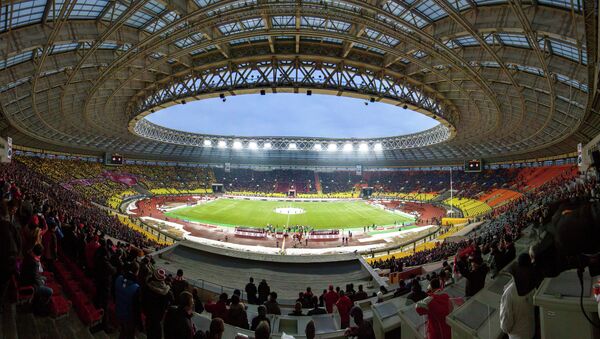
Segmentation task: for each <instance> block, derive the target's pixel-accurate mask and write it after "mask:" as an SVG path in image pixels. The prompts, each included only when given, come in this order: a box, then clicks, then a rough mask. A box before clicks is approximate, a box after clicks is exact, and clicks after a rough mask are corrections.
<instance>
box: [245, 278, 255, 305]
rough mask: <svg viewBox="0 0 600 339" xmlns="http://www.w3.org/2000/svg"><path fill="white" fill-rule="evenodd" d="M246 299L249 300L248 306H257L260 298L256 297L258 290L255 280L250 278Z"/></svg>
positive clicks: (246, 289)
mask: <svg viewBox="0 0 600 339" xmlns="http://www.w3.org/2000/svg"><path fill="white" fill-rule="evenodd" d="M244 290H245V291H246V298H247V299H248V304H251V305H255V304H257V303H258V298H257V297H256V293H257V291H258V290H257V289H256V285H254V278H252V277H250V280H249V281H248V283H247V284H246V288H245V289H244Z"/></svg>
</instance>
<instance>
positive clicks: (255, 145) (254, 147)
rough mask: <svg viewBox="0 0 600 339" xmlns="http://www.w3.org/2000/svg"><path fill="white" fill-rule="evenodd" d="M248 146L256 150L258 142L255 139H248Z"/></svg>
mask: <svg viewBox="0 0 600 339" xmlns="http://www.w3.org/2000/svg"><path fill="white" fill-rule="evenodd" d="M248 148H249V149H251V150H257V149H258V144H257V143H256V141H250V142H249V143H248Z"/></svg>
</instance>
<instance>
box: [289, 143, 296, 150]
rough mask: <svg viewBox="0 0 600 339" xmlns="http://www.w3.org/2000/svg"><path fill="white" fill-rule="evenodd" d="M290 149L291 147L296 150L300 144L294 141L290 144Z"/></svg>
mask: <svg viewBox="0 0 600 339" xmlns="http://www.w3.org/2000/svg"><path fill="white" fill-rule="evenodd" d="M288 149H290V150H296V149H298V146H297V145H296V144H295V143H293V142H292V143H291V144H289V145H288Z"/></svg>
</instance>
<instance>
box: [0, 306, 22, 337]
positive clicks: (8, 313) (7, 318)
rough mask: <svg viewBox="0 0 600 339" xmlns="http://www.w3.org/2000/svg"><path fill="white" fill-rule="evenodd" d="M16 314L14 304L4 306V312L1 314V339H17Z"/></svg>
mask: <svg viewBox="0 0 600 339" xmlns="http://www.w3.org/2000/svg"><path fill="white" fill-rule="evenodd" d="M16 313H17V310H16V307H15V305H14V304H10V305H6V306H5V308H4V312H3V313H2V332H1V334H2V338H6V339H18V338H19V335H18V334H17V321H16Z"/></svg>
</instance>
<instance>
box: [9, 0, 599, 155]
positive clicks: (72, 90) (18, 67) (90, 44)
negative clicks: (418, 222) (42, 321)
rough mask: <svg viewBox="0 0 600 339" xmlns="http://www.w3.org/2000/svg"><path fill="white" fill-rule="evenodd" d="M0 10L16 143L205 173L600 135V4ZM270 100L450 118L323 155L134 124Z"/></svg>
mask: <svg viewBox="0 0 600 339" xmlns="http://www.w3.org/2000/svg"><path fill="white" fill-rule="evenodd" d="M0 6H1V7H0V104H1V110H2V118H1V119H0V120H1V121H0V127H2V129H3V134H4V135H8V136H12V137H13V139H14V143H15V144H17V145H21V146H28V147H33V148H41V149H51V150H58V151H67V152H76V153H92V154H100V153H102V152H105V151H114V152H121V153H123V154H124V155H126V156H130V157H138V158H145V159H168V160H193V161H204V162H220V161H238V162H246V163H249V162H254V161H256V162H261V163H269V162H272V163H307V162H310V163H319V164H321V163H331V164H345V163H348V164H354V163H364V164H379V165H381V164H387V165H398V164H436V163H448V162H453V161H462V160H464V159H468V158H485V159H488V160H490V161H502V160H511V159H525V158H532V157H544V156H552V155H559V154H564V153H570V152H573V151H574V150H575V149H576V144H577V143H578V142H586V141H588V140H590V139H591V138H593V137H594V136H596V135H597V134H598V133H600V114H599V113H598V106H599V105H600V100H598V98H597V96H598V93H597V88H598V84H597V83H596V81H597V79H598V69H597V64H598V55H597V54H598V53H597V50H596V46H598V41H597V27H598V25H597V19H598V16H597V12H595V10H596V8H595V5H594V1H593V0H536V1H519V0H509V1H502V0H404V1H400V0H367V1H359V0H277V1H272V0H241V1H240V0H164V1H163V0H138V1H126V0H54V1H52V0H48V1H46V0H27V1H20V0H12V1H3V2H2V3H1V5H0ZM261 90H264V91H269V92H278V91H280V92H296V93H307V92H308V91H311V92H314V93H328V94H332V95H347V96H353V97H361V98H364V99H366V100H376V101H383V102H387V103H390V104H394V105H408V106H410V107H411V108H412V109H415V110H418V111H420V112H422V113H424V114H428V115H430V116H432V117H436V118H437V119H439V121H440V122H441V123H442V124H441V125H440V126H441V127H440V128H443V129H444V131H443V133H445V134H444V135H443V139H436V140H435V142H424V143H414V142H413V143H409V144H406V143H404V144H402V143H401V141H397V142H395V143H391V144H385V145H383V147H382V148H381V151H380V152H362V153H361V152H358V151H357V152H318V151H317V150H315V149H314V147H312V146H311V145H313V144H314V143H315V142H316V141H315V140H311V139H310V138H305V139H298V140H286V139H282V140H276V142H277V143H278V145H281V148H277V147H273V148H269V149H264V150H261V152H252V151H254V150H251V149H249V148H248V147H246V146H248V145H250V143H251V142H258V144H260V143H261V142H265V141H264V140H250V139H249V140H245V141H244V142H242V143H241V145H242V147H223V148H219V147H208V146H209V145H208V143H205V142H204V140H203V139H202V138H201V137H198V136H189V135H185V133H172V132H169V131H164V130H159V129H156V128H155V129H154V130H152V128H154V127H153V126H149V125H148V124H146V123H141V124H138V123H139V122H140V121H144V120H143V119H142V118H143V116H145V115H146V114H149V113H150V112H151V111H155V110H158V109H161V108H164V107H166V106H169V105H172V104H174V103H179V102H181V101H182V100H186V99H187V100H198V99H202V98H205V97H219V96H222V97H224V98H226V97H228V96H231V95H237V94H245V93H255V92H259V91H261ZM142 128H144V129H145V131H146V132H148V131H150V132H149V133H150V134H148V133H146V134H144V133H140V130H141V129H142ZM152 133H153V134H152ZM149 136H154V137H149ZM422 137H430V136H422ZM438 137H439V135H438ZM194 138H195V139H194ZM214 141H215V142H218V141H219V140H218V138H217V139H215V140H214ZM228 142H233V140H231V141H228ZM343 142H352V141H344V140H341V141H340V143H343ZM274 144H275V142H273V145H274ZM290 144H295V145H296V146H299V145H305V144H306V145H308V146H307V147H305V148H302V147H295V148H292V147H290ZM232 145H233V144H232ZM252 145H254V144H252ZM370 145H371V144H370ZM252 147H253V146H252ZM370 147H371V146H370Z"/></svg>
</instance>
